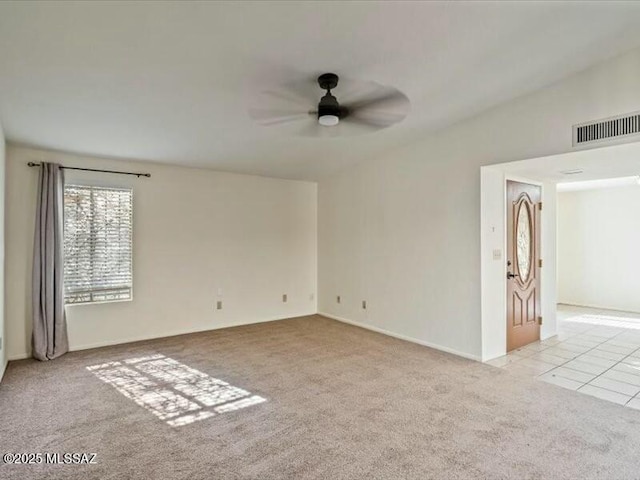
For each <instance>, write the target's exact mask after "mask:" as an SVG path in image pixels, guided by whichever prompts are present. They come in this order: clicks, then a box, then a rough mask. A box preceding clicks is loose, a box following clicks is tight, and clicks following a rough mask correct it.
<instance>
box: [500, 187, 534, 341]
mask: <svg viewBox="0 0 640 480" xmlns="http://www.w3.org/2000/svg"><path fill="white" fill-rule="evenodd" d="M540 196H541V189H540V187H539V186H536V185H528V184H526V183H520V182H513V181H507V272H506V274H507V351H511V350H513V349H515V348H519V347H522V346H523V345H527V344H529V343H531V342H535V341H536V340H540V323H541V322H542V317H541V316H540V315H541V313H540V212H541V207H542V204H541V203H540Z"/></svg>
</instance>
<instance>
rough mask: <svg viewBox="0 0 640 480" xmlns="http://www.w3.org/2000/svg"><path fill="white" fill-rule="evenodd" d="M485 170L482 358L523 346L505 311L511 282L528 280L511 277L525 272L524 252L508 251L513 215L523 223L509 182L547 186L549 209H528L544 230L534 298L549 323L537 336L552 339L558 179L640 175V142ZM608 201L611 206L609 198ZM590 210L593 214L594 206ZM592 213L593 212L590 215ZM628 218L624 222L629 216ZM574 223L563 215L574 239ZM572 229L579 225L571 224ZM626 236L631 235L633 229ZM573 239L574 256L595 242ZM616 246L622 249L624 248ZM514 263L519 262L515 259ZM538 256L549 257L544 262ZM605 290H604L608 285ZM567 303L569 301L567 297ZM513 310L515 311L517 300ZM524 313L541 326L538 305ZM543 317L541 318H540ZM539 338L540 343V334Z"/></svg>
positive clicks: (539, 233)
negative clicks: (512, 342) (532, 312)
mask: <svg viewBox="0 0 640 480" xmlns="http://www.w3.org/2000/svg"><path fill="white" fill-rule="evenodd" d="M480 173H481V175H480V178H481V232H480V249H481V292H480V293H481V339H482V360H483V361H487V360H491V359H494V358H498V357H501V356H504V355H505V354H506V353H507V349H508V348H509V350H511V349H512V348H515V346H514V345H510V344H509V343H510V341H509V340H508V336H509V337H510V336H511V335H510V334H509V333H508V331H507V326H508V323H509V321H508V320H507V319H506V318H505V317H506V315H505V313H506V312H507V310H508V308H509V307H508V306H507V295H506V292H508V288H509V283H510V282H511V283H513V284H514V286H520V287H523V285H522V284H519V283H518V280H519V278H518V277H514V278H510V279H507V273H508V272H511V273H512V274H517V275H520V272H518V270H517V268H518V264H517V261H518V259H516V258H515V257H514V254H515V253H516V252H515V251H508V250H509V247H508V240H509V238H513V239H514V242H515V233H511V234H510V233H508V222H512V223H513V226H514V228H516V229H517V224H518V221H517V220H518V219H517V211H516V212H515V213H513V212H511V213H510V214H509V209H508V208H507V207H508V205H509V204H511V202H512V201H513V200H509V198H508V193H507V184H508V181H510V180H511V181H514V182H519V183H521V184H527V185H532V186H540V187H541V203H542V204H543V210H542V211H539V210H536V209H535V208H534V209H533V211H529V210H527V213H529V214H531V213H532V212H533V213H534V214H535V215H536V216H537V217H538V218H533V217H530V221H533V222H534V226H535V223H536V222H537V225H538V231H537V232H530V233H535V234H537V239H536V240H537V241H538V245H536V246H534V247H533V250H530V252H535V254H534V256H533V257H532V259H531V260H532V262H531V264H530V266H529V268H531V269H532V270H531V271H532V272H533V274H537V275H538V280H539V283H538V288H537V290H538V291H537V292H536V295H535V297H536V298H535V300H536V302H534V305H535V309H536V314H535V317H542V319H541V321H542V324H541V325H540V324H539V325H538V326H537V327H535V328H536V329H537V330H538V333H537V335H538V337H539V339H540V341H543V342H544V341H545V340H547V339H550V338H551V337H553V336H555V335H556V334H558V323H557V318H556V317H557V304H558V300H559V293H558V286H559V281H560V280H559V279H558V275H557V273H558V256H557V255H558V252H559V250H558V248H559V247H558V237H557V232H558V231H559V226H558V222H557V220H558V219H559V218H560V217H559V213H558V205H559V195H558V194H557V191H558V184H567V183H571V184H578V183H580V182H587V183H588V182H590V181H599V182H601V181H613V180H615V179H620V178H624V177H626V178H631V177H635V178H636V179H637V178H638V175H639V174H640V142H635V143H625V144H620V145H603V146H601V147H599V148H593V149H585V150H580V151H572V152H568V153H564V154H558V155H551V156H548V157H539V158H533V159H528V160H519V161H514V162H508V163H501V164H493V165H487V166H483V167H481V169H480ZM610 197H611V195H607V198H610ZM516 198H517V197H516ZM531 201H532V203H535V202H536V200H534V199H533V198H532V200H531ZM600 203H602V202H600ZM565 204H566V202H565ZM601 206H602V207H603V208H604V205H601ZM565 210H566V209H565ZM560 213H562V212H560ZM565 213H566V212H565ZM587 213H588V214H589V212H587ZM522 216H523V220H522V222H523V224H526V222H525V220H526V214H525V213H523V214H522ZM574 216H575V215H574ZM587 217H589V218H590V216H589V215H587ZM609 217H611V215H609V216H606V217H603V218H607V219H610V218H609ZM630 218H631V217H630ZM622 220H623V221H624V218H623V219H622ZM568 225H569V224H568V223H567V222H564V221H563V224H562V227H563V229H564V230H563V231H564V232H565V237H566V238H569V237H567V235H566V232H567V231H568V230H567V228H569V227H567V226H568ZM565 227H567V228H565ZM608 228H609V227H607V226H605V225H604V224H603V223H602V222H600V224H598V225H596V227H595V232H596V233H598V234H600V233H603V231H604V230H607V229H608ZM570 232H572V231H571V230H570ZM592 236H593V235H592ZM622 237H624V238H623V239H625V238H626V237H628V235H624V236H622ZM571 245H572V247H571V249H570V252H569V253H570V255H571V256H572V257H571V258H573V257H575V256H576V254H577V250H576V248H577V247H579V248H582V247H584V246H586V245H587V244H586V243H585V242H584V241H581V242H580V243H579V244H578V245H577V247H576V243H575V242H573V243H572V244H571ZM574 247H576V248H574ZM525 249H526V247H525ZM538 252H539V253H538ZM615 253H616V254H617V253H618V252H617V250H616V252H615ZM564 258H565V267H566V268H565V270H566V269H567V268H569V271H570V273H573V272H571V268H570V267H571V266H570V265H569V264H568V263H567V261H566V258H567V256H566V255H565V257H564ZM507 262H511V263H510V264H509V265H508V264H507ZM536 262H542V266H540V264H539V263H538V264H537V263H536ZM583 263H584V262H583ZM526 266H527V265H526V264H523V265H522V267H523V268H525V270H526ZM608 267H610V265H608ZM514 268H515V269H514ZM527 273H528V272H527ZM601 273H602V269H601V268H599V269H597V270H594V273H593V274H592V275H591V276H588V278H597V279H599V280H600V279H601V277H603V275H601ZM614 273H617V272H614ZM634 278H635V277H634ZM566 283H567V282H566V281H565V284H566ZM574 283H575V282H571V283H570V284H571V285H574ZM565 284H563V285H565ZM565 286H566V285H565ZM590 286H591V284H590ZM610 290H612V292H613V293H620V289H619V288H615V289H610ZM599 291H600V293H603V290H602V289H600V290H599ZM527 293H528V292H524V291H521V292H519V294H518V296H516V298H515V300H516V301H518V302H520V301H522V302H523V303H526V302H524V300H523V295H524V296H526V295H527ZM563 295H564V296H565V297H566V296H567V295H566V288H565V289H564V290H563ZM570 300H571V299H570ZM565 303H567V302H566V301H565ZM601 303H602V305H603V308H605V307H610V306H611V305H609V303H606V304H605V303H603V302H601ZM511 309H512V310H513V307H511ZM624 309H626V310H629V309H630V307H628V306H625V308H624ZM516 313H517V312H516ZM524 317H525V318H527V320H529V321H530V322H531V328H532V330H533V329H534V325H533V321H532V320H533V318H532V315H530V312H527V311H525V313H524ZM513 322H514V320H513V319H512V320H511V325H513ZM515 323H516V324H518V325H519V324H520V321H519V320H516V321H515ZM523 323H524V322H523ZM538 323H540V320H539V321H538ZM523 331H524V330H523ZM527 340H529V339H527ZM533 341H534V342H535V340H533ZM527 348H529V347H527ZM532 348H533V347H532Z"/></svg>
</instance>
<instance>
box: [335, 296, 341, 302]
mask: <svg viewBox="0 0 640 480" xmlns="http://www.w3.org/2000/svg"><path fill="white" fill-rule="evenodd" d="M336 303H340V295H338V296H337V297H336Z"/></svg>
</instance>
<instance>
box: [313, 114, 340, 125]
mask: <svg viewBox="0 0 640 480" xmlns="http://www.w3.org/2000/svg"><path fill="white" fill-rule="evenodd" d="M318 123H319V124H320V125H322V126H323V127H335V126H336V125H338V123H340V117H338V116H337V115H322V116H320V117H318Z"/></svg>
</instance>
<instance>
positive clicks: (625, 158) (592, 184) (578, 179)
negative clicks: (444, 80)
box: [483, 142, 640, 191]
mask: <svg viewBox="0 0 640 480" xmlns="http://www.w3.org/2000/svg"><path fill="white" fill-rule="evenodd" d="M483 168H490V169H494V170H500V171H503V172H505V173H507V174H508V175H510V176H512V177H514V178H521V179H523V180H535V181H538V182H551V183H556V184H557V185H558V186H559V188H558V190H559V191H570V190H584V189H590V188H605V187H609V186H622V185H630V184H634V183H636V184H637V179H638V176H639V175H640V142H633V143H624V144H620V145H606V144H603V145H602V146H601V147H600V148H593V149H589V150H582V151H577V152H569V153H562V154H559V155H550V156H548V157H541V158H532V159H528V160H519V161H516V162H509V163H500V164H496V165H491V166H488V167H483Z"/></svg>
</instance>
